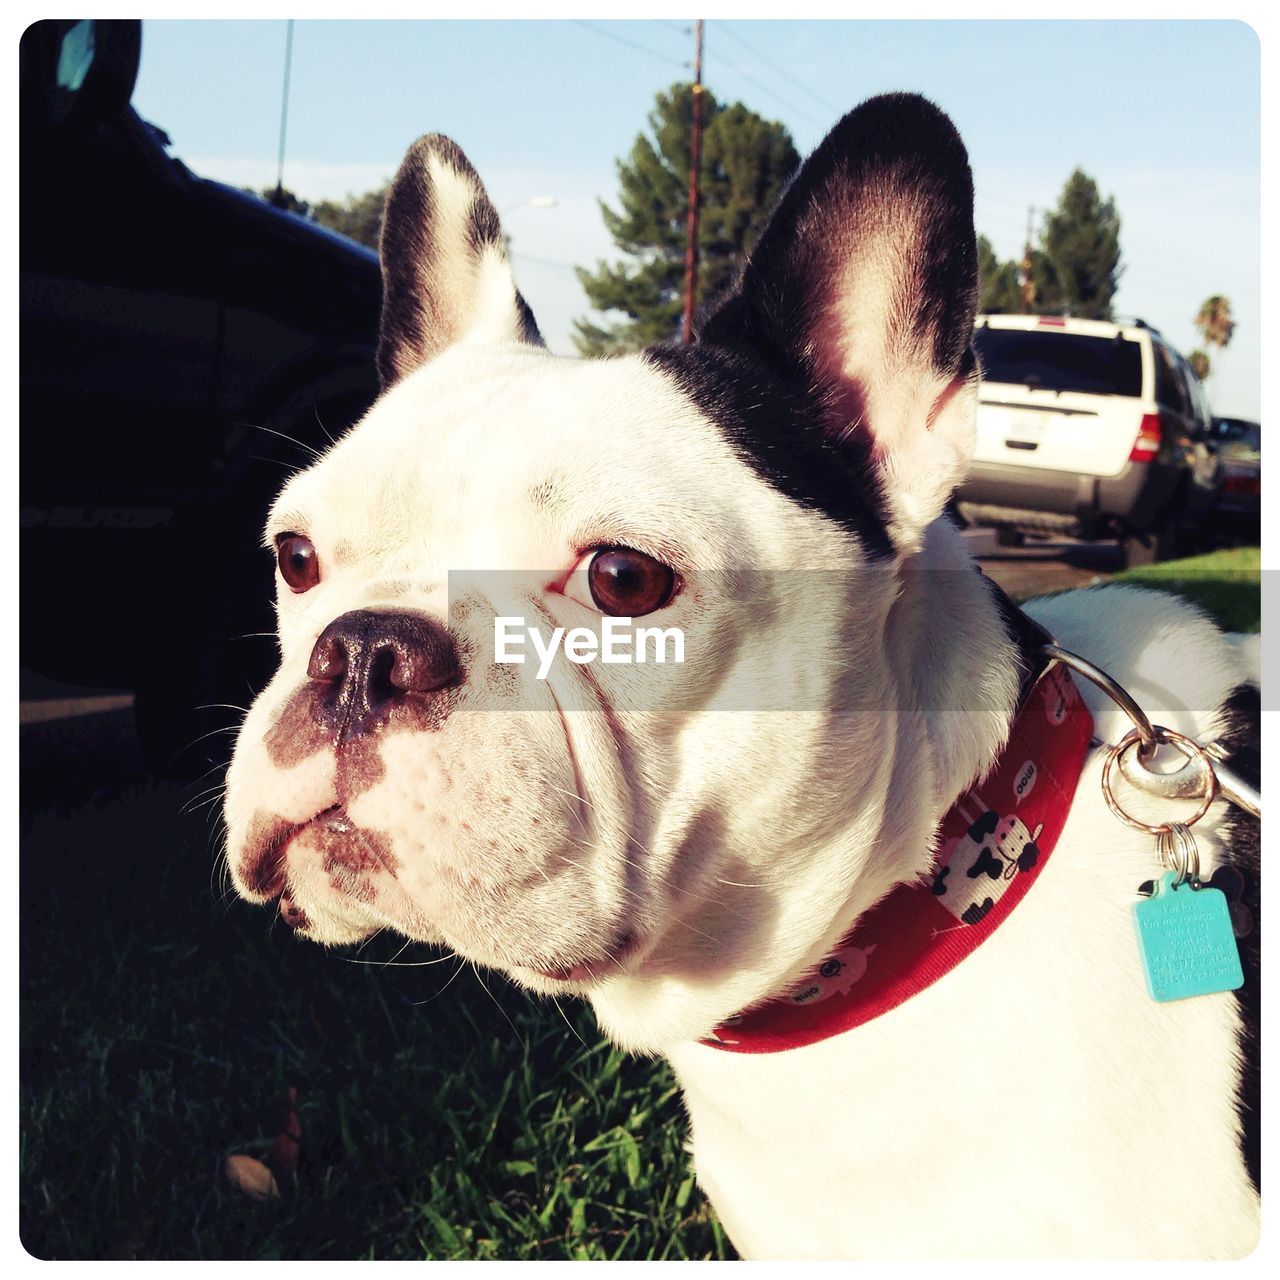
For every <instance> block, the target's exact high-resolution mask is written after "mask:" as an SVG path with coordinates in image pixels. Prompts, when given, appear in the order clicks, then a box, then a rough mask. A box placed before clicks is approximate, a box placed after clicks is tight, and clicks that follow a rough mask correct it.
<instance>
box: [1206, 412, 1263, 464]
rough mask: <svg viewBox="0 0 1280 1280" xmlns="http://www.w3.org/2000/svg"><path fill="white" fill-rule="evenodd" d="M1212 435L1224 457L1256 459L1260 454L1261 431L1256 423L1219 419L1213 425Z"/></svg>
mask: <svg viewBox="0 0 1280 1280" xmlns="http://www.w3.org/2000/svg"><path fill="white" fill-rule="evenodd" d="M1214 434H1215V435H1216V436H1217V438H1218V440H1219V441H1220V442H1221V445H1222V453H1223V455H1224V456H1225V457H1229V458H1257V457H1259V456H1260V455H1261V453H1262V429H1261V428H1260V427H1259V426H1258V424H1257V423H1256V422H1247V421H1245V420H1244V419H1242V418H1219V419H1218V420H1217V421H1216V422H1215V423H1214Z"/></svg>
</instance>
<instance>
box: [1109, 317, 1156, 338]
mask: <svg viewBox="0 0 1280 1280" xmlns="http://www.w3.org/2000/svg"><path fill="white" fill-rule="evenodd" d="M1115 323H1116V324H1128V325H1132V326H1133V327H1134V328H1135V329H1145V330H1146V331H1147V332H1148V333H1154V334H1155V335H1156V337H1157V338H1163V337H1164V334H1163V333H1161V332H1160V330H1159V329H1157V328H1156V327H1155V325H1153V324H1148V323H1147V321H1145V320H1144V319H1143V318H1142V317H1141V316H1116V318H1115Z"/></svg>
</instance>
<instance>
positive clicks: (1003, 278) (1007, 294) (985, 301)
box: [978, 236, 1022, 315]
mask: <svg viewBox="0 0 1280 1280" xmlns="http://www.w3.org/2000/svg"><path fill="white" fill-rule="evenodd" d="M978 282H979V286H980V290H981V291H980V293H979V295H978V310H979V311H981V312H984V313H988V314H995V315H998V314H1001V313H1005V312H1007V313H1014V312H1018V311H1021V310H1022V285H1021V283H1020V281H1019V278H1018V264H1017V263H1016V262H1012V261H1010V262H1001V261H1000V259H999V258H997V257H996V251H995V249H994V247H993V246H992V244H991V241H990V240H988V239H987V237H986V236H979V237H978Z"/></svg>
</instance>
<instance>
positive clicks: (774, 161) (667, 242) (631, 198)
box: [574, 84, 800, 355]
mask: <svg viewBox="0 0 1280 1280" xmlns="http://www.w3.org/2000/svg"><path fill="white" fill-rule="evenodd" d="M692 97H693V87H692V86H691V85H688V84H677V85H672V86H671V88H670V89H667V90H665V91H663V92H661V93H659V94H658V97H657V101H656V103H655V105H654V108H653V110H652V111H651V112H650V114H649V121H648V123H649V132H648V133H647V134H645V133H642V134H640V135H639V136H638V137H637V138H636V140H635V144H634V145H633V146H632V148H631V151H630V153H629V155H628V156H627V157H626V158H625V159H623V160H619V161H618V166H617V167H618V182H619V191H618V202H617V208H616V209H613V208H610V207H609V206H608V205H607V204H605V203H604V202H603V201H601V204H600V212H601V214H602V216H603V217H604V223H605V226H606V228H608V231H609V234H610V235H611V236H612V237H613V241H614V244H616V245H617V247H618V249H619V250H620V251H621V253H622V254H624V255H625V257H624V259H623V260H622V261H621V262H617V263H613V264H610V263H605V262H598V263H597V264H596V269H595V270H594V271H588V270H586V269H584V268H579V269H578V279H579V280H580V281H581V283H582V287H583V289H584V291H585V292H586V295H587V300H588V301H589V302H590V303H591V306H592V307H593V308H594V309H595V310H596V311H600V312H621V314H622V317H623V318H622V319H620V320H617V321H615V322H614V323H606V324H605V325H599V324H596V323H594V322H593V321H592V320H590V319H588V318H582V319H579V320H577V321H576V322H575V326H574V328H575V332H574V342H575V344H576V345H577V347H578V350H579V351H581V352H582V353H583V354H584V355H601V354H606V353H609V352H614V351H626V350H634V349H635V348H638V347H643V346H647V345H648V344H650V343H653V342H662V341H665V340H667V339H669V338H672V337H674V336H675V335H676V332H677V329H678V327H679V321H680V316H681V312H682V310H683V290H684V252H685V236H686V220H687V218H688V212H689V144H690V132H691V119H692ZM702 121H703V135H702V170H701V174H700V185H701V199H700V209H699V226H698V254H699V260H698V289H697V296H696V299H695V301H696V303H697V305H698V306H703V305H705V303H706V302H708V301H709V300H710V299H711V298H713V297H715V296H716V295H717V294H718V293H720V292H722V291H723V290H724V289H725V288H726V287H727V286H728V285H729V284H730V283H731V282H732V281H733V278H734V275H735V273H736V272H737V270H738V267H739V266H740V264H741V262H742V260H743V258H744V257H745V255H746V253H747V251H748V250H749V249H750V247H751V246H752V245H753V244H754V243H755V239H756V236H757V235H759V233H760V230H761V228H762V227H763V225H764V222H765V218H766V216H767V215H768V213H769V210H770V209H771V208H772V207H773V204H774V203H775V201H776V200H777V198H778V196H779V195H780V194H781V193H782V189H783V187H784V186H785V185H786V182H787V180H788V178H789V177H790V176H791V174H792V173H793V172H794V171H795V169H796V167H797V165H798V164H799V162H800V157H799V155H798V154H797V152H796V149H795V145H794V144H793V142H792V141H791V135H790V134H789V133H788V132H787V130H786V128H785V127H784V126H783V125H781V124H777V123H774V122H771V121H768V120H764V119H762V118H761V117H760V116H758V115H756V114H755V112H753V111H751V110H749V109H748V108H747V107H744V106H743V105H742V104H741V103H733V104H732V105H730V106H721V105H720V104H719V103H718V102H717V101H716V99H715V97H714V95H713V94H711V93H710V92H708V91H707V90H705V89H704V90H703V95H702Z"/></svg>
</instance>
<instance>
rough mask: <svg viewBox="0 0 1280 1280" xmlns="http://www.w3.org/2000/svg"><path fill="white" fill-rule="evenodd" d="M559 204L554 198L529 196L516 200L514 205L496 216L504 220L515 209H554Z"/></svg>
mask: <svg viewBox="0 0 1280 1280" xmlns="http://www.w3.org/2000/svg"><path fill="white" fill-rule="evenodd" d="M559 203H560V201H559V200H557V199H556V198H555V196H529V197H528V199H526V200H517V201H516V202H515V204H509V205H507V206H506V207H505V208H504V209H501V210H499V212H498V216H499V217H501V218H505V217H506V216H507V214H509V213H512V212H514V211H515V210H516V209H525V208H528V209H554V208H555V207H556V205H558V204H559Z"/></svg>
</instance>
